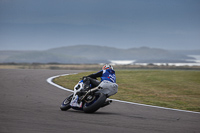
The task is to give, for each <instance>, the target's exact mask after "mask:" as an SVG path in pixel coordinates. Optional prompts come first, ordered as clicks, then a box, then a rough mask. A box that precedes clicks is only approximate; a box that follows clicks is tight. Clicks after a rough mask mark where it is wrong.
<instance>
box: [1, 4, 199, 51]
mask: <svg viewBox="0 0 200 133" xmlns="http://www.w3.org/2000/svg"><path fill="white" fill-rule="evenodd" d="M77 44H91V45H101V46H111V47H117V48H135V47H142V46H147V47H152V48H163V49H200V0H0V50H46V49H50V48H55V47H61V46H71V45H77Z"/></svg>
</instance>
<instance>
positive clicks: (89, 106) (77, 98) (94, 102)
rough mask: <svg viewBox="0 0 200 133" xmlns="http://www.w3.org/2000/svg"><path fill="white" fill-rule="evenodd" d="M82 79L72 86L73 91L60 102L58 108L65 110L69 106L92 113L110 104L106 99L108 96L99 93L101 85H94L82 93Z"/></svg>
mask: <svg viewBox="0 0 200 133" xmlns="http://www.w3.org/2000/svg"><path fill="white" fill-rule="evenodd" d="M83 86H84V84H83V80H80V81H79V82H78V83H77V84H76V85H75V86H74V92H73V93H72V94H71V95H69V96H68V97H67V98H66V99H65V100H64V101H63V102H62V104H61V106H60V109H61V110H62V111H66V110H68V109H70V108H72V109H75V110H82V111H84V112H85V113H94V112H96V111H97V110H98V109H99V108H101V107H104V106H106V105H108V104H110V103H111V102H112V101H111V100H108V101H106V99H107V98H108V97H107V95H106V94H104V93H101V92H100V90H101V89H102V88H101V87H95V88H93V89H90V90H88V91H86V92H84V93H82V91H81V90H83V88H84V87H83Z"/></svg>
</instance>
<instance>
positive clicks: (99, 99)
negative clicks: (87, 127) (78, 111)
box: [83, 93, 107, 113]
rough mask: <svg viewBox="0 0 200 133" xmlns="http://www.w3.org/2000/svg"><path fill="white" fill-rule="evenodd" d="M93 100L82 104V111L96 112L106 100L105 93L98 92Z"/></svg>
mask: <svg viewBox="0 0 200 133" xmlns="http://www.w3.org/2000/svg"><path fill="white" fill-rule="evenodd" d="M95 97H96V98H94V100H93V101H91V102H90V103H84V105H83V111H84V112H85V113H94V112H96V111H97V110H98V109H99V108H101V106H102V105H103V104H104V102H105V101H106V98H107V97H106V95H105V94H103V93H98V95H96V96H95Z"/></svg>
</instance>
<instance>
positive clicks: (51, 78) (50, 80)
mask: <svg viewBox="0 0 200 133" xmlns="http://www.w3.org/2000/svg"><path fill="white" fill-rule="evenodd" d="M72 74H76V73H72ZM72 74H62V75H57V76H53V77H50V78H48V79H47V82H48V83H49V84H51V85H54V86H56V87H58V88H59V89H62V90H66V91H69V92H73V90H70V89H67V88H64V87H62V86H60V85H58V84H55V83H54V82H53V79H54V78H57V77H60V76H66V75H72ZM111 100H113V101H116V102H121V103H127V104H133V105H140V106H146V107H151V108H159V109H165V110H173V111H181V112H188V113H196V114H200V112H194V111H187V110H180V109H172V108H165V107H159V106H152V105H146V104H140V103H133V102H127V101H121V100H117V99H111Z"/></svg>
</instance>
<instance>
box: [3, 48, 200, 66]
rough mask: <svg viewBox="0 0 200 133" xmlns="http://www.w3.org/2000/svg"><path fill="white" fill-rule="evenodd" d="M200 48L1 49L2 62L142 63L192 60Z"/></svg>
mask: <svg viewBox="0 0 200 133" xmlns="http://www.w3.org/2000/svg"><path fill="white" fill-rule="evenodd" d="M188 55H200V50H164V49H158V48H149V47H140V48H130V49H120V48H114V47H106V46H94V45H75V46H66V47H59V48H53V49H49V50H44V51H11V50H10V51H0V63H69V64H84V63H86V64H88V63H109V62H110V60H135V61H136V62H138V63H158V62H159V63H191V62H193V61H190V60H194V58H193V57H190V56H188Z"/></svg>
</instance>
